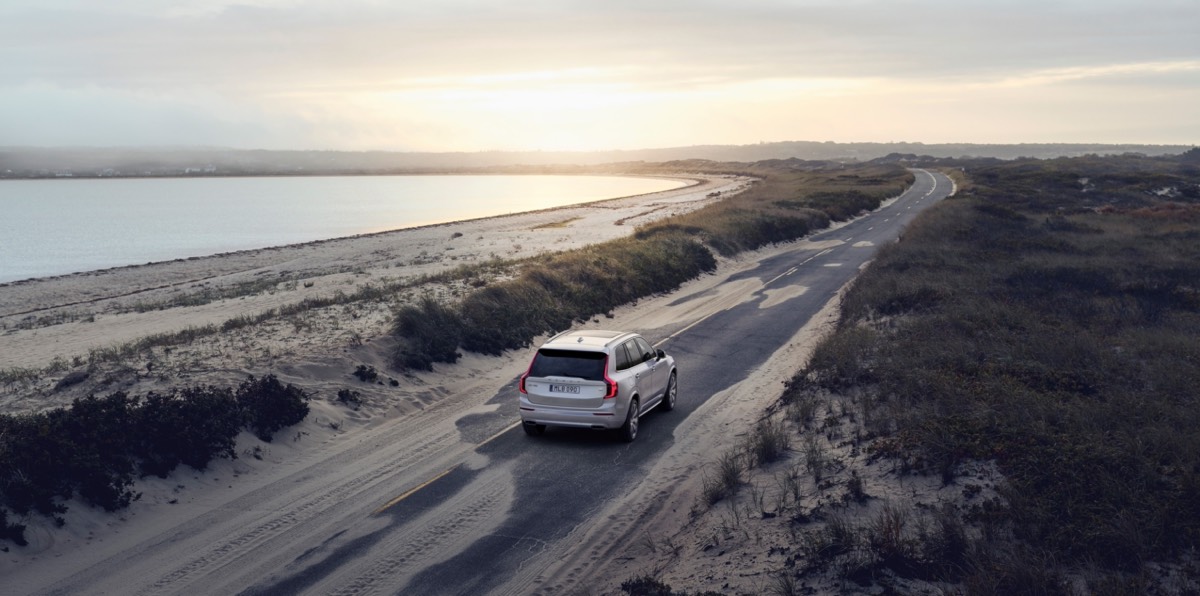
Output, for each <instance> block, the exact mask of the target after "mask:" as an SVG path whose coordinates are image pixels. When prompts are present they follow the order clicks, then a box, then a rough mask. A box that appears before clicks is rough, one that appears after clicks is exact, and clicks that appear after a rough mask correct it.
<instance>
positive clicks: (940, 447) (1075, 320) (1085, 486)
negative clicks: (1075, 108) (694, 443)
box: [782, 156, 1200, 593]
mask: <svg viewBox="0 0 1200 596" xmlns="http://www.w3.org/2000/svg"><path fill="white" fill-rule="evenodd" d="M966 169H967V172H969V174H970V183H971V184H970V186H969V189H970V190H969V192H968V193H965V194H966V195H967V196H966V197H964V198H960V199H951V200H948V201H945V202H943V203H942V204H940V205H938V206H935V207H933V208H931V209H929V210H928V211H926V212H925V213H923V214H922V215H921V216H920V217H919V218H918V219H917V220H915V221H914V222H913V224H912V225H911V226H910V227H909V228H908V230H906V232H905V234H904V239H903V241H902V242H900V243H898V244H895V245H891V246H888V247H885V248H883V249H881V250H880V252H879V254H878V256H877V258H876V260H875V261H874V262H873V264H872V265H871V267H870V268H869V269H868V270H866V271H865V272H864V273H863V274H862V275H861V276H860V277H859V278H858V279H857V280H856V281H855V283H854V285H853V286H852V288H851V289H850V290H849V291H848V293H847V294H846V296H845V299H844V300H843V302H842V307H841V308H842V312H841V320H840V323H839V327H838V329H837V331H836V332H835V333H834V334H833V335H832V336H830V337H829V338H828V339H826V340H825V341H823V342H822V343H821V344H820V346H819V347H818V348H817V349H816V351H815V353H814V355H813V357H812V359H811V361H810V362H809V363H808V365H807V366H806V367H804V368H803V369H802V370H801V371H799V373H798V374H797V375H796V376H795V378H793V379H792V381H791V383H790V384H789V386H788V388H787V390H786V391H785V393H784V395H783V397H782V401H783V402H784V404H785V405H787V407H788V408H790V410H789V411H794V410H796V409H804V410H808V409H809V406H808V405H807V404H810V403H811V402H812V401H813V399H814V396H817V395H827V394H830V393H833V394H840V395H843V396H846V398H847V399H851V400H856V401H859V402H863V403H861V404H860V408H859V411H862V412H867V413H869V414H870V415H864V416H863V421H864V424H865V426H866V428H865V432H866V433H867V436H868V437H870V438H871V439H872V441H871V443H870V444H871V447H870V449H871V452H872V454H873V455H874V456H875V457H889V458H895V459H896V460H897V461H898V462H901V463H902V466H903V469H907V470H910V471H914V472H925V473H933V474H938V475H940V476H941V478H942V480H943V482H945V483H953V482H956V481H957V480H958V477H957V474H958V470H959V469H961V465H962V464H964V463H967V462H970V461H974V460H991V461H994V462H995V463H996V465H997V466H998V469H999V470H1000V471H1001V472H1002V473H1003V476H1004V478H1005V483H1004V485H1003V486H1001V487H1000V488H999V498H996V499H994V500H990V501H988V502H986V503H985V504H984V505H983V506H981V507H979V508H977V509H975V510H974V511H972V512H969V513H967V514H964V513H963V512H959V513H957V514H954V515H950V514H939V517H937V518H936V520H935V521H936V522H937V523H936V524H933V525H930V526H929V528H932V530H931V531H929V532H926V534H924V535H922V536H916V535H913V536H914V537H915V538H920V540H919V541H918V542H916V543H911V544H910V543H908V542H906V540H908V538H904V536H905V534H904V533H903V532H902V529H903V528H902V526H904V525H905V524H903V523H902V522H903V519H902V518H901V517H898V516H902V514H901V513H900V512H897V511H893V512H891V513H888V514H886V515H884V516H883V517H880V518H878V519H876V520H873V521H872V522H871V524H870V525H869V526H867V527H866V528H865V529H860V530H859V533H860V534H862V535H863V537H864V538H865V539H866V540H867V541H868V543H869V544H871V545H872V548H874V549H875V550H876V555H877V557H876V559H877V563H878V561H884V563H883V564H884V565H885V566H890V567H889V568H891V569H892V570H893V571H894V572H897V573H900V572H902V571H903V569H902V568H903V567H904V566H905V565H906V564H907V563H904V561H905V560H913V559H914V557H915V560H918V561H921V560H924V561H927V562H929V568H930V569H933V570H934V573H933V576H932V579H935V580H940V581H954V582H960V583H961V585H963V586H964V587H965V589H966V590H967V593H992V591H994V590H1000V592H1003V593H1016V592H1028V593H1033V592H1037V593H1067V592H1068V591H1069V589H1068V586H1067V583H1066V580H1065V575H1064V573H1065V571H1066V570H1068V569H1087V570H1088V573H1087V574H1086V580H1087V583H1088V586H1089V590H1103V591H1107V590H1109V589H1115V588H1114V586H1115V587H1120V586H1131V585H1142V584H1138V583H1137V582H1136V581H1134V580H1136V579H1137V578H1142V579H1143V580H1145V578H1147V577H1149V576H1148V575H1147V571H1146V569H1147V567H1146V564H1148V563H1150V562H1154V561H1157V562H1171V561H1178V560H1180V558H1183V557H1186V556H1187V555H1188V553H1191V552H1194V551H1193V549H1194V548H1195V547H1196V546H1197V544H1198V543H1200V501H1198V500H1197V498H1196V495H1197V494H1200V402H1198V400H1200V393H1198V392H1197V390H1196V388H1197V387H1200V342H1197V337H1200V168H1197V166H1196V165H1195V164H1193V163H1190V162H1189V161H1187V160H1186V159H1179V158H1170V157H1167V158H1146V157H1141V156H1121V157H1107V158H1099V157H1091V156H1090V157H1084V158H1074V159H1057V160H1050V161H1033V160H1019V161H1016V162H1012V163H1003V164H996V163H980V164H967V165H966ZM868 402H869V403H868ZM881 515H883V514H881ZM887 515H891V516H893V517H892V518H888V517H887ZM964 525H972V526H974V527H976V528H979V532H980V533H979V534H978V536H977V537H972V538H967V537H966V534H965V532H964V530H963V529H962V528H963V526H964ZM888 553H892V555H891V556H892V558H893V559H894V561H893V563H886V561H887V558H888ZM1192 579H1193V580H1195V579H1196V578H1195V577H1193V578H1192ZM1131 582H1133V583H1131ZM1143 587H1144V586H1143ZM1119 591H1120V590H1117V592H1119ZM1117 592H1113V593H1117Z"/></svg>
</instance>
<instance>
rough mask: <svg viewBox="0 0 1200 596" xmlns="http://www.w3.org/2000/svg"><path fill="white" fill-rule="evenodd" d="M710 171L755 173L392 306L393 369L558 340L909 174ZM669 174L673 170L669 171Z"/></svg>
mask: <svg viewBox="0 0 1200 596" xmlns="http://www.w3.org/2000/svg"><path fill="white" fill-rule="evenodd" d="M697 165H698V166H700V167H707V168H708V169H707V170H704V171H706V172H708V171H711V172H714V173H732V172H735V171H736V172H738V173H741V174H747V173H749V175H753V176H755V177H756V178H757V182H756V184H755V185H753V187H752V188H750V189H749V190H747V191H745V192H743V193H739V194H736V195H732V196H729V197H727V198H725V199H723V200H721V201H718V202H716V203H713V204H712V205H709V206H707V207H704V208H702V209H699V210H697V211H694V212H691V213H688V214H685V215H678V216H673V217H669V218H666V219H663V220H661V221H659V222H656V223H653V224H650V225H647V226H643V227H640V228H638V229H637V230H636V231H635V232H634V234H633V235H632V236H630V237H626V238H620V239H616V240H611V241H608V242H603V243H598V244H594V245H590V246H586V247H583V248H580V249H575V250H571V251H564V252H560V253H554V254H550V255H543V256H539V257H533V258H531V259H528V260H526V261H524V262H522V263H521V264H520V265H519V267H518V268H517V269H518V271H519V273H517V274H515V275H514V277H513V279H508V280H504V281H498V282H495V283H491V284H489V285H488V286H487V287H485V288H481V289H478V290H476V291H473V292H471V293H469V294H467V295H466V296H465V297H463V298H462V300H460V301H459V302H458V303H456V304H449V305H444V304H435V303H434V302H432V301H425V302H422V303H419V304H411V305H405V306H402V307H400V308H399V309H398V311H397V315H396V318H395V324H394V325H393V331H394V333H395V334H396V335H397V336H398V337H399V338H400V342H399V345H398V347H397V348H396V351H395V353H394V355H393V363H394V364H395V366H397V367H400V368H404V367H408V368H417V369H424V370H430V369H432V367H433V364H434V363H438V362H447V363H452V362H455V361H457V359H458V355H459V352H458V350H457V348H458V347H461V348H462V349H464V350H467V351H470V352H476V353H482V354H493V355H495V354H500V353H501V352H503V351H504V350H510V349H519V348H525V347H528V346H529V344H530V342H531V341H532V340H533V338H534V337H537V336H538V335H540V334H543V333H550V332H554V331H559V330H563V329H566V328H568V327H570V326H571V325H572V324H573V323H575V322H582V321H586V320H589V319H591V318H592V317H595V316H597V315H600V314H607V313H609V312H611V310H612V309H614V308H616V307H618V306H621V305H623V304H628V303H630V302H633V301H636V300H638V299H640V298H643V297H646V296H650V295H653V294H656V293H661V292H667V291H671V290H674V289H675V288H678V287H679V286H680V285H681V284H683V283H684V282H686V281H688V280H690V279H693V278H695V277H697V276H699V275H700V274H702V273H705V272H707V271H711V270H713V269H714V268H715V267H716V257H715V255H714V254H713V252H714V251H715V252H717V253H719V254H721V255H725V256H730V255H733V254H737V253H738V252H741V251H744V250H752V249H755V248H759V247H761V246H764V245H767V244H771V243H775V242H787V241H791V240H795V239H797V238H800V237H802V236H804V235H806V234H808V233H809V232H811V231H813V230H815V229H820V228H824V227H827V226H828V225H829V222H830V221H831V220H835V219H845V218H847V217H851V216H853V215H856V214H858V213H860V212H862V211H863V210H867V209H873V208H875V207H878V206H879V204H880V203H881V202H882V201H883V200H885V199H887V198H888V197H891V196H896V195H899V194H900V193H901V192H903V190H904V188H906V187H907V185H909V184H911V182H912V179H913V176H912V174H911V173H910V172H908V171H907V170H905V169H903V168H900V167H898V166H884V165H856V166H846V165H842V164H833V165H831V164H812V163H807V162H786V163H785V164H759V165H756V166H754V167H753V168H750V169H749V170H746V166H745V165H741V164H738V165H737V167H738V168H740V169H735V168H734V166H733V165H731V164H713V163H706V164H697ZM675 167H678V164H676V166H675Z"/></svg>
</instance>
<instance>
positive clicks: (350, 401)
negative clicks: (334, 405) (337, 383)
mask: <svg viewBox="0 0 1200 596" xmlns="http://www.w3.org/2000/svg"><path fill="white" fill-rule="evenodd" d="M337 400H338V401H339V402H341V403H343V404H345V405H347V406H350V407H352V408H354V409H355V410H357V409H358V408H359V407H360V406H362V394H361V393H359V392H357V391H353V390H350V389H340V390H338V392H337Z"/></svg>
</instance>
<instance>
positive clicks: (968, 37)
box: [0, 0, 1200, 151]
mask: <svg viewBox="0 0 1200 596" xmlns="http://www.w3.org/2000/svg"><path fill="white" fill-rule="evenodd" d="M784 140H812V141H826V140H832V141H921V142H927V143H936V142H979V143H1011V142H1106V143H1170V144H1196V143H1200V0H1136V1H1134V0H1087V1H1075V0H1028V1H1026V0H1020V1H1000V0H996V1H982V0H912V1H907V0H905V1H889V0H592V1H582V0H580V1H575V0H558V1H551V0H545V1H521V0H506V1H482V0H436V1H434V0H398V1H381V0H240V1H232V0H180V1H174V2H172V1H169V0H3V2H2V3H0V146H6V145H8V146H11V145H35V146H59V145H90V146H142V145H175V146H178V145H207V146H223V147H236V148H268V149H388V150H402V151H477V150H493V149H504V150H509V149H518V150H560V149H569V150H586V149H636V148H647V147H668V146H678V145H696V144H748V143H756V142H759V141H784Z"/></svg>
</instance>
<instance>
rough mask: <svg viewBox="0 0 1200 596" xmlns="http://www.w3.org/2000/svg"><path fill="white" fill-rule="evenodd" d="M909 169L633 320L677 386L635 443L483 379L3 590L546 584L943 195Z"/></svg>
mask: <svg viewBox="0 0 1200 596" xmlns="http://www.w3.org/2000/svg"><path fill="white" fill-rule="evenodd" d="M914 172H915V174H916V182H915V183H914V184H913V186H912V187H911V188H909V189H908V190H907V191H906V192H905V193H904V194H903V195H902V196H901V197H900V198H898V199H897V200H895V201H894V202H892V203H890V204H888V205H887V206H885V207H883V208H881V209H880V210H878V211H876V212H874V213H872V214H870V215H867V216H864V217H861V218H859V219H857V220H855V221H853V222H851V223H849V224H847V225H845V226H843V227H841V228H838V229H836V230H832V231H828V232H825V233H822V234H818V235H816V236H814V237H811V238H810V240H811V241H812V242H809V243H796V245H795V248H794V249H790V250H785V251H783V252H781V253H779V254H777V255H776V256H773V257H771V258H769V259H766V260H764V261H762V262H760V263H759V264H758V265H757V267H756V268H754V269H752V270H748V271H742V272H740V273H737V274H734V275H730V276H729V277H728V278H727V279H725V280H723V283H722V285H723V286H726V287H730V286H728V284H738V283H739V282H746V281H747V280H751V279H752V280H753V281H754V283H753V284H744V285H745V287H747V288H751V290H749V294H748V295H746V296H740V297H737V299H735V300H731V299H729V297H728V295H721V294H719V293H716V292H700V293H695V294H690V295H681V296H678V297H675V298H674V300H673V302H672V303H671V305H672V306H677V307H682V306H687V305H691V304H701V303H704V302H705V301H713V300H723V301H728V303H729V304H728V307H727V308H725V307H724V306H725V305H724V304H722V305H721V306H722V308H720V309H713V308H709V309H708V312H709V314H708V315H707V316H703V317H701V318H694V319H693V320H689V321H687V322H686V323H681V324H679V325H677V326H673V327H668V328H660V329H639V331H641V332H642V333H643V335H645V336H646V337H647V339H649V340H650V341H651V342H652V343H656V344H658V345H661V346H662V347H663V348H664V349H665V350H667V351H668V352H670V353H671V354H672V355H673V356H674V357H675V359H676V361H677V364H678V369H679V371H680V387H681V390H680V394H679V402H678V406H677V408H676V409H675V411H673V412H669V413H661V412H654V413H651V414H649V415H647V416H646V417H645V418H643V421H642V426H641V429H640V433H639V436H638V439H637V441H635V442H634V443H631V444H625V443H621V442H618V441H615V440H613V438H612V437H610V436H608V435H606V434H603V433H597V432H592V431H574V430H568V429H551V430H549V431H548V432H547V433H546V434H545V435H544V436H542V437H537V438H531V437H527V436H525V434H524V433H523V432H522V431H521V430H520V429H518V428H516V425H515V421H516V420H518V415H517V411H516V400H515V399H514V397H513V396H514V395H515V391H516V389H515V386H514V384H513V383H511V382H510V383H508V384H506V385H505V386H504V387H500V388H496V387H491V388H486V387H483V388H481V391H488V392H489V393H491V394H492V396H491V397H490V399H487V400H486V403H484V404H482V405H480V404H479V401H480V398H479V397H478V396H475V397H474V398H471V397H470V396H447V397H445V398H444V399H442V400H440V401H438V402H437V403H436V404H435V405H434V406H432V407H430V408H428V409H426V410H425V411H422V412H420V413H418V414H416V415H414V417H412V418H414V419H412V420H410V419H405V426H404V432H402V433H398V432H396V430H397V429H396V427H394V426H392V425H389V424H384V425H381V426H379V427H376V428H373V429H370V430H368V431H365V432H363V433H362V436H361V437H358V438H356V439H355V441H354V443H353V444H352V445H350V446H349V447H348V448H346V449H343V450H341V451H340V452H338V453H336V454H334V455H331V456H326V457H324V458H322V459H319V460H318V461H313V462H310V463H308V464H306V465H305V466H304V468H303V469H302V470H301V471H299V472H292V473H290V474H281V475H280V476H279V477H278V478H275V479H272V481H271V482H268V483H266V484H265V485H264V486H263V487H262V488H259V489H257V490H252V491H249V492H246V493H245V494H242V495H240V496H237V497H236V498H231V499H229V500H228V501H227V502H222V503H216V504H210V505H207V506H206V505H197V506H196V508H197V511H196V512H195V516H194V518H193V519H192V521H189V522H187V523H185V524H182V525H180V526H177V527H174V528H169V529H165V530H164V531H161V532H158V533H156V534H154V536H153V538H148V539H144V540H140V541H137V542H136V543H135V544H133V545H132V546H130V547H129V548H126V549H124V550H123V552H122V553H121V554H120V555H118V556H115V557H111V558H108V559H101V560H94V561H85V562H84V564H83V565H82V566H80V567H79V568H78V569H70V570H65V572H63V574H62V575H61V576H60V577H58V578H57V579H53V580H50V581H51V582H52V583H49V584H46V583H44V582H45V581H46V578H45V577H44V576H39V577H32V576H31V577H25V576H24V575H23V574H17V577H15V578H9V579H11V580H13V581H14V583H11V584H9V585H10V586H11V585H16V586H18V587H20V588H21V590H22V591H24V592H33V593H55V594H81V593H109V594H234V593H241V594H280V595H283V594H288V595H291V594H302V593H311V594H510V593H519V594H524V593H533V592H538V591H539V590H544V591H546V593H551V592H553V591H554V590H553V589H552V588H551V587H549V586H546V585H541V584H539V582H540V581H541V580H540V579H539V576H540V574H542V573H543V572H544V571H545V570H546V569H547V568H549V567H550V566H551V565H553V564H554V563H556V562H557V561H559V560H560V559H561V557H562V555H563V553H564V552H565V551H566V550H569V549H570V548H571V547H573V546H577V545H574V544H571V543H570V541H571V540H574V539H575V538H574V537H577V536H578V535H579V530H580V528H585V527H589V526H592V525H593V524H602V523H607V520H605V519H595V518H596V517H597V516H598V514H599V513H600V512H601V511H604V510H606V509H608V508H610V507H611V505H612V504H613V503H614V502H620V501H621V500H622V498H623V497H624V496H625V495H627V494H629V493H630V492H631V491H632V490H633V489H634V488H635V487H636V486H637V485H638V483H639V482H642V481H643V479H644V478H645V477H646V475H647V472H648V470H649V469H650V467H651V466H652V465H653V464H654V463H655V461H656V460H657V459H658V458H659V457H661V456H662V454H663V453H665V452H667V451H668V450H669V449H670V448H671V446H672V444H673V443H674V442H675V441H676V435H675V431H676V428H677V427H679V426H680V425H681V424H682V423H684V421H686V420H687V419H688V417H689V416H692V415H693V413H694V412H695V411H696V410H697V408H699V407H701V405H702V404H703V403H704V401H705V400H707V399H708V398H709V397H710V396H712V395H714V394H716V393H718V392H721V391H722V390H724V389H726V388H729V387H730V386H732V385H733V384H735V383H737V382H739V381H741V380H742V379H745V378H746V377H747V376H750V375H753V374H754V372H755V370H756V369H757V368H758V367H759V366H761V365H762V363H763V362H765V361H766V360H767V359H768V358H769V357H770V356H771V355H772V354H774V353H775V352H776V351H777V350H779V349H781V348H782V347H783V346H784V345H786V344H787V342H788V341H789V340H790V339H791V338H792V337H793V336H794V335H795V334H796V332H797V331H798V330H799V329H800V328H801V327H803V326H804V325H805V324H806V323H807V322H808V321H809V319H811V318H812V317H813V315H814V314H816V313H817V312H818V311H819V310H820V309H821V308H822V307H823V306H825V304H826V303H827V302H828V301H829V300H830V299H831V298H832V297H834V296H835V295H836V294H837V292H838V291H839V290H840V289H841V288H842V287H843V286H844V285H845V284H846V283H847V282H849V281H850V280H851V279H853V277H854V276H855V274H856V273H857V272H858V271H859V269H860V268H861V266H862V265H863V264H864V263H866V262H867V261H868V260H869V259H870V258H871V257H872V255H873V254H874V252H875V250H876V248H877V247H879V246H880V245H883V244H885V243H888V242H893V241H895V240H896V239H897V238H898V236H899V234H900V231H901V230H902V229H903V227H904V226H905V225H906V224H907V223H908V222H909V221H910V220H911V219H912V218H913V217H915V215H916V214H917V213H918V212H920V211H921V210H922V209H924V208H925V207H927V206H929V205H931V204H933V203H934V202H936V201H938V200H941V199H942V198H945V197H946V196H947V195H949V194H950V192H951V188H952V184H951V182H950V180H949V179H948V178H946V177H945V176H944V175H942V174H939V173H934V172H928V171H925V170H914ZM814 243H815V244H816V245H817V246H820V247H822V248H816V249H814V248H812V246H813V244H814ZM780 304H785V305H786V306H785V307H779V306H778V305H780ZM766 306H770V307H769V308H767V307H766ZM410 422H415V423H416V424H411V423H410ZM314 482H317V484H315V486H320V487H321V488H320V490H311V487H312V486H314ZM302 487H307V488H305V489H304V490H299V489H300V488H302ZM113 569H120V570H122V571H121V572H120V573H118V574H113V573H111V570H113ZM7 581H8V580H6V582H7ZM131 582H132V585H131Z"/></svg>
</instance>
